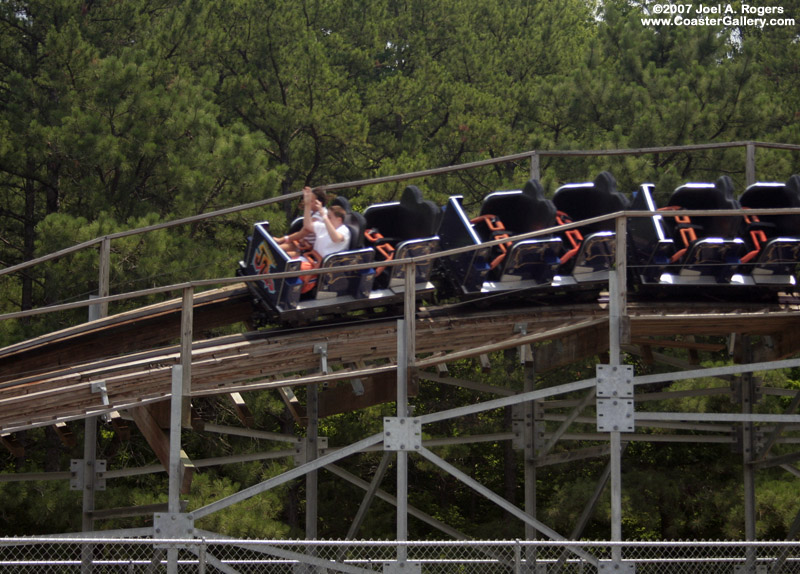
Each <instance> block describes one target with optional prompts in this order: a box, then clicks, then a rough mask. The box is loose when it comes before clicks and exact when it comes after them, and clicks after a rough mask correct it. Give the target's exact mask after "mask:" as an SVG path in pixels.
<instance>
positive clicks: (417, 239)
mask: <svg viewBox="0 0 800 574" xmlns="http://www.w3.org/2000/svg"><path fill="white" fill-rule="evenodd" d="M364 218H365V220H366V229H365V232H364V234H363V236H364V238H365V245H367V246H368V247H371V248H373V249H374V250H375V253H376V261H377V269H376V278H375V288H376V289H388V290H389V291H390V292H392V293H402V292H403V291H404V290H405V287H404V285H405V272H404V270H403V267H402V266H399V265H395V266H393V267H387V266H381V265H380V263H381V262H385V261H391V260H397V259H406V258H409V257H421V256H425V255H430V254H431V253H433V252H435V251H437V250H438V249H439V237H438V236H437V235H436V230H437V229H438V228H439V220H440V218H441V209H440V208H439V206H438V205H436V204H435V203H433V202H432V201H428V200H426V199H423V197H422V192H421V191H420V190H419V189H418V188H417V187H416V186H414V185H409V186H408V187H406V188H405V190H403V194H402V196H401V197H400V201H393V202H390V203H379V204H375V205H371V206H369V207H368V208H367V209H366V210H365V211H364ZM431 268H432V263H430V262H428V263H425V264H418V265H417V266H416V278H415V284H416V290H417V293H419V294H424V293H426V292H431V291H433V290H434V285H433V283H431V282H430V276H431Z"/></svg>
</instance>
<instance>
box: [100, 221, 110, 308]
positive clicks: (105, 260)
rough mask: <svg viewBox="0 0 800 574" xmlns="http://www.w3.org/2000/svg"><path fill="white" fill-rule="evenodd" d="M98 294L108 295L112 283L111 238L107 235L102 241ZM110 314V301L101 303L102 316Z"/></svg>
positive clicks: (101, 295)
mask: <svg viewBox="0 0 800 574" xmlns="http://www.w3.org/2000/svg"><path fill="white" fill-rule="evenodd" d="M97 268H98V278H97V295H98V296H100V297H108V295H109V293H110V285H111V279H110V277H111V238H110V237H108V236H106V237H103V240H102V241H101V242H100V249H99V261H98V265H97ZM107 316H108V302H104V303H100V317H107Z"/></svg>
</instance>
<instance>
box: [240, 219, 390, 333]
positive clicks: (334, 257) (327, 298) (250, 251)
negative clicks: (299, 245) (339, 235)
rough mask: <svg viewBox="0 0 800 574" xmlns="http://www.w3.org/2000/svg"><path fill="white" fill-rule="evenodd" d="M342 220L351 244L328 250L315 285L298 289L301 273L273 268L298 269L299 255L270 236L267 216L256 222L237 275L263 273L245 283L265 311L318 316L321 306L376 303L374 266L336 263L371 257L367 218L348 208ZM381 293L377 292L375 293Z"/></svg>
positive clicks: (334, 308) (292, 316) (328, 308)
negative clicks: (366, 240)
mask: <svg viewBox="0 0 800 574" xmlns="http://www.w3.org/2000/svg"><path fill="white" fill-rule="evenodd" d="M344 223H345V225H347V227H348V228H349V229H350V245H349V246H348V249H347V250H346V251H339V252H337V253H332V254H330V255H328V256H326V257H325V258H324V259H323V260H322V262H321V263H320V268H322V269H328V270H329V271H326V272H325V273H321V274H319V275H318V276H317V282H316V285H315V286H314V288H313V289H312V290H311V291H310V292H308V293H305V294H301V290H302V287H303V282H302V280H301V279H300V278H299V277H292V278H287V279H280V278H279V279H272V278H270V277H268V275H269V274H272V273H282V272H291V271H299V270H300V264H301V262H302V260H301V259H300V258H292V257H290V256H289V255H288V254H287V253H286V252H285V251H283V249H281V247H280V246H278V244H277V243H276V242H275V240H274V239H273V238H272V235H271V234H270V232H269V222H266V221H265V222H261V223H257V224H255V226H254V230H253V236H252V237H251V238H250V239H249V241H248V244H247V249H246V251H245V258H244V260H243V261H241V262H240V263H239V272H238V273H239V275H267V277H265V278H264V279H262V280H259V281H256V282H250V283H248V285H249V286H250V288H251V290H252V291H253V292H254V295H255V298H256V302H257V303H258V304H259V306H260V307H262V309H263V310H265V311H266V312H267V313H268V314H269V315H273V314H274V315H277V316H278V317H280V318H281V319H287V320H303V319H307V318H310V317H314V316H318V315H319V314H320V312H321V311H323V310H324V311H325V312H326V313H328V312H332V311H335V312H344V311H347V310H350V309H356V308H361V307H367V306H372V305H374V304H375V303H374V302H373V301H372V300H371V299H372V297H373V292H372V283H373V281H374V279H375V271H374V269H361V270H356V271H337V270H336V268H337V267H341V266H345V265H356V264H361V263H372V262H373V261H374V258H375V251H374V250H373V249H372V248H369V247H364V246H363V241H364V227H365V222H364V218H363V216H362V215H361V214H359V213H356V212H352V211H351V212H349V213H347V216H346V217H345V222H344ZM378 296H380V294H378Z"/></svg>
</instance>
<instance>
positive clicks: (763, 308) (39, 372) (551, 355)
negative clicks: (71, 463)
mask: <svg viewBox="0 0 800 574" xmlns="http://www.w3.org/2000/svg"><path fill="white" fill-rule="evenodd" d="M180 312H181V300H180V299H175V300H171V301H167V302H165V303H161V304H158V305H153V306H149V307H144V308H141V309H138V310H136V311H131V312H127V313H122V314H119V315H114V316H112V317H108V318H105V319H101V320H98V321H93V322H90V323H86V324H83V325H80V326H77V327H74V328H71V329H66V330H63V331H60V332H57V333H53V334H49V335H46V336H43V337H39V338H37V339H32V340H30V341H25V342H23V343H20V344H18V345H14V346H11V347H7V348H5V349H2V350H0V373H2V375H0V432H2V433H10V432H15V431H20V430H24V429H29V428H33V427H38V426H46V425H51V424H56V423H59V422H63V421H68V420H75V419H80V418H85V417H87V416H92V415H98V414H102V413H110V412H113V411H122V410H127V409H132V408H136V407H139V406H143V405H146V404H149V403H153V402H158V401H164V400H167V399H169V396H170V377H171V374H170V373H171V368H172V367H173V366H174V365H177V364H180V361H181V353H180V345H179V344H175V343H174V341H176V340H177V339H178V337H179V330H180ZM250 312H251V306H250V295H249V293H248V290H247V288H246V287H245V286H244V285H233V286H230V287H227V288H224V289H219V290H215V291H209V292H206V293H202V294H199V295H198V296H197V297H196V299H195V301H194V323H195V326H194V328H195V332H203V331H207V330H211V329H214V328H216V327H221V326H224V325H226V324H232V323H237V322H243V321H244V322H246V321H247V320H248V319H249V316H250ZM799 315H800V308H799V307H798V306H797V305H795V304H791V303H718V302H715V303H711V302H709V303H702V302H693V303H692V305H691V306H690V307H687V305H686V304H682V303H665V302H658V303H653V302H636V301H633V302H630V303H629V305H628V315H627V317H626V318H625V319H626V320H627V322H628V323H629V325H630V327H629V333H630V342H631V343H633V344H637V345H640V346H648V345H653V346H658V345H659V344H660V343H659V339H658V337H674V336H675V335H728V334H730V333H747V334H754V335H769V336H771V337H772V339H771V341H772V342H773V344H772V347H771V348H770V349H766V348H765V349H764V352H763V356H761V357H759V358H760V359H762V360H775V359H779V358H782V357H784V356H788V355H790V354H792V353H794V352H796V351H797V349H800V338H798V336H797V335H796V334H795V328H794V327H795V325H796V322H797V318H798V316H799ZM416 317H417V318H416V325H415V330H416V363H415V366H416V367H417V368H418V369H426V368H429V367H434V366H436V365H441V364H446V363H448V362H452V361H455V360H459V359H464V358H470V357H479V356H485V355H487V354H488V353H491V352H494V351H499V350H503V349H509V348H514V347H520V346H523V345H532V344H533V343H539V342H545V341H549V342H551V344H550V345H541V346H537V347H536V350H535V353H536V356H535V364H536V368H537V371H538V372H545V371H547V370H549V369H552V368H555V367H558V366H563V365H566V364H569V363H570V362H573V361H575V360H577V359H581V358H585V357H588V356H593V355H596V354H599V353H602V352H605V351H606V350H607V349H608V330H609V329H608V320H609V319H608V306H607V305H606V304H605V303H603V302H601V301H594V302H589V303H578V304H569V303H565V304H561V305H547V306H523V305H519V306H517V307H505V308H495V309H485V310H476V309H475V308H474V307H467V306H454V307H442V308H440V307H420V308H418V312H417V314H416ZM521 326H523V327H524V328H522V329H521V328H520V327H521ZM397 337H398V334H397V322H396V320H395V319H394V318H382V319H380V318H379V319H373V320H352V321H350V322H336V323H331V324H321V325H315V326H309V327H305V328H294V329H290V328H276V329H265V330H261V331H251V332H248V333H244V334H237V335H227V336H221V337H212V338H206V339H203V340H195V341H194V343H193V345H192V351H191V357H192V358H191V368H192V377H191V396H193V397H199V396H207V395H215V394H224V393H234V392H245V391H251V390H259V389H278V388H286V387H293V386H298V385H304V384H308V383H309V382H315V383H334V382H335V381H343V380H348V379H365V380H370V378H371V377H372V378H375V379H374V380H376V381H377V380H379V379H380V377H381V376H383V377H384V379H383V380H385V379H386V375H387V374H392V373H394V372H395V371H396V368H397V365H396V355H397ZM320 343H325V344H326V351H327V361H328V363H329V364H330V365H331V366H332V368H331V370H330V372H328V373H327V374H325V373H324V372H322V366H321V361H320V359H321V358H320V354H319V353H318V352H317V351H318V349H317V350H315V345H319V344H320ZM554 343H558V344H554ZM392 376H394V375H392ZM99 385H100V386H102V391H100V390H99ZM331 386H332V387H335V385H331ZM332 390H335V389H332ZM333 394H334V393H333V392H332V393H331V395H333ZM350 397H351V399H352V398H353V397H352V392H350ZM323 410H324V408H323Z"/></svg>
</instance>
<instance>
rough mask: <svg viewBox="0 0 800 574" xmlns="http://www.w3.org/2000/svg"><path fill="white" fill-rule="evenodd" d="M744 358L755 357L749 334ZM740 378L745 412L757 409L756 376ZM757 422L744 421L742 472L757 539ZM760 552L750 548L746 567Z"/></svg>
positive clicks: (751, 534) (751, 536) (749, 527)
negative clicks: (755, 460)
mask: <svg viewBox="0 0 800 574" xmlns="http://www.w3.org/2000/svg"><path fill="white" fill-rule="evenodd" d="M740 344H741V356H740V362H742V363H750V362H751V361H752V357H753V353H752V350H753V348H752V343H751V340H750V338H749V337H748V336H747V335H743V336H742V338H741V343H740ZM739 380H740V383H741V385H740V399H741V402H742V414H745V415H750V414H752V413H753V405H754V403H755V402H756V390H755V380H754V377H753V374H752V373H742V375H741V378H740V379H739ZM755 446H756V445H755V424H754V423H752V422H743V423H742V473H743V476H742V478H743V485H744V538H745V540H746V541H748V542H752V541H755V540H756V476H755V474H756V469H755V466H754V465H753V462H754V457H755ZM755 560H756V555H755V552H754V551H753V549H751V548H748V549H747V560H746V568H747V571H748V572H754V571H755Z"/></svg>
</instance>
